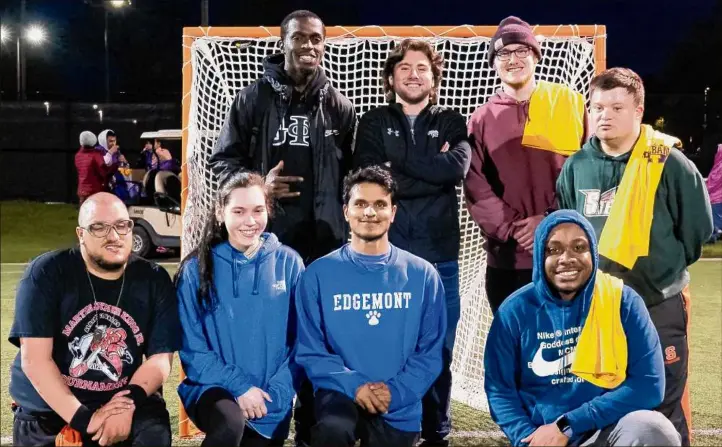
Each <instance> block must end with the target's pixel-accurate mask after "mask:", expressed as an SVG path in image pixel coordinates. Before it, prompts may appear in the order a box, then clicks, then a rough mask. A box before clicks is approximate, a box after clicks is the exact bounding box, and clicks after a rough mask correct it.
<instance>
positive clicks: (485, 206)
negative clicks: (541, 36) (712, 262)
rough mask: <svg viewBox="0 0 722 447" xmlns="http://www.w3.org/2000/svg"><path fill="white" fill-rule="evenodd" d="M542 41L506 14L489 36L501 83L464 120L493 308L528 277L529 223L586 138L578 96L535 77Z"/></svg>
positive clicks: (469, 197)
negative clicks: (564, 167)
mask: <svg viewBox="0 0 722 447" xmlns="http://www.w3.org/2000/svg"><path fill="white" fill-rule="evenodd" d="M541 59H542V48H541V45H540V44H539V42H538V40H537V36H535V35H534V31H533V29H532V27H531V26H529V24H528V23H527V22H525V21H523V20H521V19H520V18H518V17H514V16H510V17H507V18H505V19H504V20H502V21H501V23H499V27H498V29H497V31H496V33H495V34H494V37H493V38H492V39H491V42H490V43H489V53H488V60H489V65H491V66H493V67H494V70H495V71H496V73H497V75H498V76H499V80H500V81H501V88H500V89H499V91H497V92H496V93H495V94H494V95H493V96H491V97H490V98H489V100H488V101H487V102H486V103H485V104H484V105H482V106H481V107H479V108H478V109H476V111H475V112H474V113H473V114H472V115H471V119H470V120H469V123H468V131H469V135H470V139H471V141H472V149H471V167H470V168H469V173H468V174H467V176H466V179H465V180H464V192H465V194H466V206H467V209H468V210H469V213H470V214H471V217H472V218H473V219H474V222H476V223H477V225H479V228H481V231H482V232H483V233H484V236H485V237H486V243H485V249H486V254H487V256H486V262H487V267H486V297H487V299H488V300H489V306H490V307H491V310H492V312H494V313H496V310H497V309H498V308H499V305H501V303H502V302H503V301H504V300H505V299H506V297H507V296H509V295H511V294H512V293H513V292H514V291H515V290H516V289H518V288H519V287H522V286H524V285H526V284H528V283H529V282H530V281H531V271H532V245H533V242H534V229H535V228H536V227H537V225H539V222H540V221H541V220H542V218H543V217H544V214H545V213H547V212H548V211H550V210H551V209H554V208H555V206H556V205H555V202H556V201H555V193H556V181H557V177H558V176H559V172H560V171H561V170H562V166H563V165H564V162H565V161H566V159H567V157H568V156H569V155H571V154H573V153H574V152H576V151H578V150H579V147H580V146H581V145H582V144H583V143H584V141H585V140H586V108H585V105H584V97H583V96H582V95H581V94H580V93H579V92H577V91H575V90H573V89H572V88H569V87H568V86H566V85H562V84H556V83H552V82H547V81H543V80H538V79H536V77H535V74H534V73H535V70H536V65H537V64H538V63H539V61H540V60H541Z"/></svg>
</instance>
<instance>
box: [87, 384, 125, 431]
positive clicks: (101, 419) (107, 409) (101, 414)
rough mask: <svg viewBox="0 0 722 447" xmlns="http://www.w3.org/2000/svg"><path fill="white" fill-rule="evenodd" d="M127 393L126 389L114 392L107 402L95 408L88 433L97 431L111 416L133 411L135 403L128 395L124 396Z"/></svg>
mask: <svg viewBox="0 0 722 447" xmlns="http://www.w3.org/2000/svg"><path fill="white" fill-rule="evenodd" d="M128 394H130V391H128V390H123V391H121V392H119V393H116V394H115V396H113V398H112V399H110V401H109V402H108V403H106V404H105V405H103V406H102V407H100V408H98V409H97V410H95V413H93V417H91V418H90V423H89V424H88V430H87V432H88V434H91V435H92V434H95V433H97V432H98V431H99V430H100V429H101V428H102V427H103V424H105V421H106V420H107V419H108V418H109V417H111V416H115V415H119V414H123V413H127V412H130V413H131V414H132V412H133V411H135V404H134V403H133V401H132V400H131V399H130V398H129V397H126V396H127V395H128Z"/></svg>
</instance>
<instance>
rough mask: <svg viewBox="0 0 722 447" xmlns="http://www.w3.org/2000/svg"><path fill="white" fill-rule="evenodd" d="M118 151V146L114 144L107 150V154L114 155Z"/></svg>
mask: <svg viewBox="0 0 722 447" xmlns="http://www.w3.org/2000/svg"><path fill="white" fill-rule="evenodd" d="M119 150H120V146H118V145H116V144H114V145H112V146H110V147H109V148H108V152H110V153H111V154H115V153H116V152H118V151H119Z"/></svg>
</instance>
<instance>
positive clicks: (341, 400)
mask: <svg viewBox="0 0 722 447" xmlns="http://www.w3.org/2000/svg"><path fill="white" fill-rule="evenodd" d="M316 420H317V421H318V422H317V423H316V425H314V426H313V428H312V429H311V446H312V447H345V446H352V445H354V443H355V442H356V440H357V439H361V446H362V447H411V446H413V445H414V444H415V443H416V440H417V439H418V437H419V434H418V433H415V432H405V431H401V430H397V429H395V428H393V427H392V426H390V425H389V424H387V423H386V421H384V419H383V418H382V417H381V416H378V415H372V414H369V413H368V412H366V411H364V410H362V409H361V407H358V406H357V405H356V404H355V403H354V401H352V400H351V399H349V398H348V397H347V396H346V395H345V394H341V393H339V392H337V391H331V390H324V389H320V390H318V391H317V392H316Z"/></svg>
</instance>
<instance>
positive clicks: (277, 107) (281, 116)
mask: <svg viewBox="0 0 722 447" xmlns="http://www.w3.org/2000/svg"><path fill="white" fill-rule="evenodd" d="M325 38H326V28H325V26H324V24H323V22H322V21H321V19H320V18H319V17H318V16H317V15H316V14H314V13H312V12H310V11H303V10H300V11H294V12H292V13H291V14H289V15H288V16H286V18H285V19H284V20H283V22H282V23H281V40H282V43H281V48H282V50H283V54H274V55H272V56H269V57H267V58H266V59H265V60H264V62H263V67H264V73H263V76H262V77H261V79H259V80H258V81H256V82H254V83H253V84H251V85H249V86H248V87H246V88H244V89H243V90H241V91H240V92H239V93H238V95H237V96H236V99H235V101H234V102H233V105H232V106H231V109H230V110H229V112H228V116H227V117H226V121H225V123H224V125H223V128H222V129H221V132H220V135H219V136H218V140H217V142H216V145H215V147H214V148H213V154H212V155H211V158H210V160H209V164H210V167H211V170H212V171H213V172H214V173H215V174H216V175H218V176H220V177H221V178H224V177H225V176H227V175H228V174H230V173H234V172H237V171H239V170H244V169H247V170H254V171H259V172H260V173H261V174H262V175H267V181H268V182H269V183H271V187H272V190H273V193H274V196H275V198H276V199H277V200H278V208H277V210H276V216H275V218H274V219H273V221H271V223H270V226H269V229H270V231H271V232H273V233H275V234H276V235H277V236H278V239H279V240H280V241H281V243H283V244H286V245H288V246H290V247H292V248H293V249H295V250H296V251H298V252H299V254H300V255H301V257H302V258H303V260H304V262H305V263H306V264H308V263H310V262H311V261H313V260H315V259H316V258H319V257H321V256H323V255H325V254H327V253H329V252H331V251H332V250H334V249H336V248H338V247H340V246H341V245H342V244H343V242H344V241H345V240H346V238H347V236H348V230H347V227H346V224H345V221H344V218H343V211H342V200H341V184H342V181H343V178H344V176H345V175H346V173H347V172H348V171H350V168H351V144H352V140H353V131H354V126H355V123H356V113H355V112H354V109H353V106H352V104H351V102H350V101H349V100H348V99H347V98H346V97H344V96H343V95H341V93H339V92H338V91H337V90H336V89H335V88H334V87H333V86H332V85H331V83H330V81H329V80H328V78H327V77H326V74H325V73H324V70H323V69H322V68H321V67H320V63H321V59H322V58H323V53H324V47H325Z"/></svg>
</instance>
